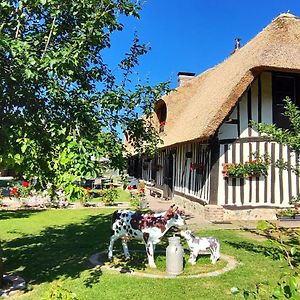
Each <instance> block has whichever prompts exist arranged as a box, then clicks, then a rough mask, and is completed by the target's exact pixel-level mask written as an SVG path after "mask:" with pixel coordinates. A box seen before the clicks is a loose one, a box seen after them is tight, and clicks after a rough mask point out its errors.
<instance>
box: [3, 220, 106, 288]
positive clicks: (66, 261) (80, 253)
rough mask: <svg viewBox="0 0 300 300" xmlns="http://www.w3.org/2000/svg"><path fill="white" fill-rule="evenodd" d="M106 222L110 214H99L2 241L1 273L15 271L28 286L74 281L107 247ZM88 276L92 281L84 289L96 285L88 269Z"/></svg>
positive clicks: (94, 278) (92, 274) (93, 275)
mask: <svg viewBox="0 0 300 300" xmlns="http://www.w3.org/2000/svg"><path fill="white" fill-rule="evenodd" d="M110 220H111V216H110V215H105V214H99V215H97V216H89V217H88V218H86V219H85V220H84V221H82V223H75V224H69V225H66V226H59V227H48V228H46V229H44V230H43V231H41V232H40V234H38V235H23V236H22V237H20V238H16V239H14V240H11V241H7V242H5V241H4V242H3V245H2V246H3V248H4V255H5V257H6V258H7V260H6V261H5V270H6V272H11V273H16V272H18V273H19V274H20V275H21V276H22V277H24V278H25V280H26V281H27V282H29V283H31V284H39V283H42V282H51V281H53V280H55V279H57V278H58V277H71V278H77V277H79V276H80V273H81V272H82V271H84V270H86V269H88V268H89V265H88V263H87V259H88V257H89V256H90V255H91V254H93V253H95V252H97V251H99V250H103V249H106V248H107V244H108V243H107V242H108V240H109V234H110V223H111V221H110ZM95 272H96V271H95ZM98 274H99V275H101V272H98ZM90 275H91V277H93V278H88V279H86V284H87V286H91V285H92V284H93V282H96V276H95V273H93V271H92V270H91V272H90Z"/></svg>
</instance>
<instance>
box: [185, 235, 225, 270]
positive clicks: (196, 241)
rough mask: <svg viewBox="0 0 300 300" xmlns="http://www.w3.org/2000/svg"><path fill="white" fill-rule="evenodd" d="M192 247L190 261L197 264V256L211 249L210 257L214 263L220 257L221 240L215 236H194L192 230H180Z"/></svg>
mask: <svg viewBox="0 0 300 300" xmlns="http://www.w3.org/2000/svg"><path fill="white" fill-rule="evenodd" d="M180 234H181V236H183V237H184V238H185V239H186V241H187V243H188V245H189V248H190V258H189V263H191V264H192V265H195V264H196V259H197V256H198V255H199V254H200V253H201V252H205V251H209V252H210V259H211V262H212V263H213V264H215V263H216V261H217V260H218V259H219V258H220V242H219V241H218V240H217V239H216V238H214V237H197V236H194V235H193V233H192V231H191V230H184V231H183V230H182V231H181V232H180Z"/></svg>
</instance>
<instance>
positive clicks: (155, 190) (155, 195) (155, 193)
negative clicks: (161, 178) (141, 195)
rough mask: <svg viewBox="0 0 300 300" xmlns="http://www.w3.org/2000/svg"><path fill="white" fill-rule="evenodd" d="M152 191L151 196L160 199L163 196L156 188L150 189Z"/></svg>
mask: <svg viewBox="0 0 300 300" xmlns="http://www.w3.org/2000/svg"><path fill="white" fill-rule="evenodd" d="M148 189H149V191H150V196H153V197H158V198H160V197H161V196H162V191H161V190H160V189H158V188H156V187H154V186H151V187H148Z"/></svg>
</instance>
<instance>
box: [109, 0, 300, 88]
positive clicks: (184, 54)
mask: <svg viewBox="0 0 300 300" xmlns="http://www.w3.org/2000/svg"><path fill="white" fill-rule="evenodd" d="M287 11H290V13H293V14H294V15H297V16H300V0H260V1H258V0H251V1H243V0H206V1H205V0H185V1H183V0H147V1H145V2H144V4H143V9H142V11H141V18H140V20H135V19H134V18H124V19H122V20H123V24H124V30H123V32H118V33H115V34H113V40H112V51H110V52H109V59H110V61H111V62H115V61H116V60H117V59H118V58H121V56H122V54H123V53H124V52H125V51H126V50H127V49H128V47H129V46H130V41H132V39H133V33H134V32H135V31H136V32H137V33H138V35H139V37H140V38H141V41H143V42H144V43H149V44H150V46H151V51H150V52H149V53H148V54H146V55H145V56H144V57H143V58H142V59H141V60H140V65H139V66H138V68H137V72H138V74H139V77H140V78H142V79H145V78H149V81H150V83H151V84H156V83H158V82H161V81H166V80H168V79H171V80H172V81H171V83H172V84H171V85H172V87H176V85H177V73H178V72H179V71H187V72H195V73H196V74H200V73H202V72H203V71H205V70H206V69H208V68H210V67H212V66H214V65H216V64H218V63H220V62H222V61H223V60H224V59H225V58H226V57H227V56H228V55H229V54H230V53H231V52H232V50H233V48H234V39H235V38H236V37H240V38H241V39H242V40H241V44H242V45H244V44H245V43H247V42H248V41H249V40H250V39H251V38H253V37H254V36H255V35H256V34H257V33H258V32H260V31H261V30H262V29H263V28H264V27H266V26H267V25H268V24H269V23H270V22H271V21H272V20H273V19H274V18H275V17H277V16H278V15H279V14H280V13H283V12H287Z"/></svg>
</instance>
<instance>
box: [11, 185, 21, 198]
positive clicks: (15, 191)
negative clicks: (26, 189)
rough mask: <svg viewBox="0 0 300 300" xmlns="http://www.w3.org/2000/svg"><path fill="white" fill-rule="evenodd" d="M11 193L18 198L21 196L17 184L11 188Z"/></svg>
mask: <svg viewBox="0 0 300 300" xmlns="http://www.w3.org/2000/svg"><path fill="white" fill-rule="evenodd" d="M10 193H11V195H13V196H15V197H17V198H19V197H20V194H19V190H18V189H17V188H16V187H15V186H14V187H13V188H12V189H11V191H10Z"/></svg>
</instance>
